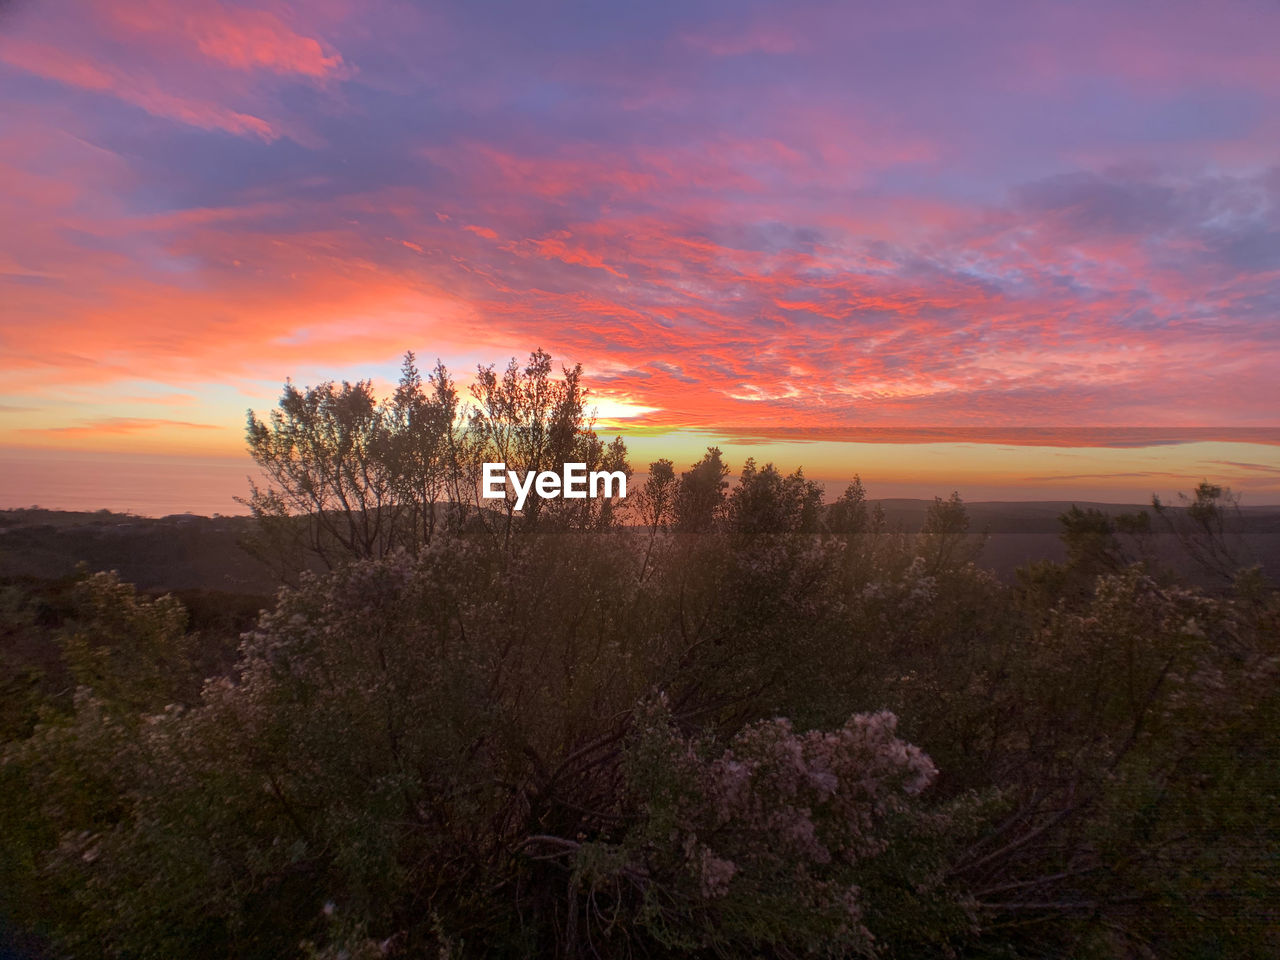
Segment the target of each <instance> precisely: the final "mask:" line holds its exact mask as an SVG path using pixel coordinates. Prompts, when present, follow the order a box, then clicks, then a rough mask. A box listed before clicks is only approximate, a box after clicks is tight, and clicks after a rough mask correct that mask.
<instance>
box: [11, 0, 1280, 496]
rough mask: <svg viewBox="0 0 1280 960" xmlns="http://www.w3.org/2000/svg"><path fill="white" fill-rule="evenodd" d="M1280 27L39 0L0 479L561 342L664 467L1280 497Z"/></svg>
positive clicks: (210, 472) (996, 486) (925, 486)
mask: <svg viewBox="0 0 1280 960" xmlns="http://www.w3.org/2000/svg"><path fill="white" fill-rule="evenodd" d="M1278 49H1280V6H1277V5H1276V4H1275V3H1273V2H1258V3H1221V4H1209V3H1203V2H1199V3H1186V4H1179V3H1170V2H1160V3H1142V2H1134V3H1112V2H1096V3H1070V4H1068V3H1056V4H1046V3H1035V2H1016V3H1015V2H1010V3H980V4H979V3H934V4H927V5H925V4H887V3H874V4H873V3H867V4H858V5H855V4H845V3H800V2H793V3H787V4H752V3H746V2H742V0H734V2H724V3H687V2H682V3H654V2H646V3H631V4H617V3H614V4H610V3H579V4H556V5H551V4H541V3H527V2H525V3H521V2H517V3H489V2H469V3H457V4H448V5H444V4H440V5H435V4H418V3H410V2H407V0H359V2H357V0H310V2H307V3H296V4H288V3H233V2H206V0H184V2H177V0H173V2H159V0H65V2H63V0H10V2H7V3H6V2H3V0H0V372H2V373H3V379H2V380H0V458H6V459H9V460H10V461H11V464H14V465H17V464H19V462H21V464H22V469H21V470H19V469H17V468H16V466H15V467H13V468H12V469H11V470H9V471H6V472H7V473H8V479H5V478H4V477H3V476H0V506H15V505H25V504H26V503H28V502H34V501H35V500H38V499H39V497H38V496H36V495H35V494H39V493H40V491H41V490H45V491H48V490H49V488H48V486H47V482H48V481H47V478H48V476H50V475H52V473H59V472H62V473H65V472H66V471H65V470H61V469H60V468H58V466H57V465H58V464H66V463H68V462H72V461H73V460H74V462H76V463H81V464H83V463H95V464H97V465H98V467H97V468H95V470H101V471H104V474H103V475H104V476H105V474H106V473H109V472H110V471H111V470H112V469H115V470H116V471H117V475H119V471H120V470H126V469H127V470H133V471H134V473H133V474H131V475H142V476H145V474H146V473H147V470H149V469H150V468H148V467H146V466H145V465H146V464H156V463H160V462H162V461H163V460H164V458H165V457H169V458H174V459H173V460H172V463H175V464H177V463H196V462H197V460H193V459H192V458H198V462H199V463H203V464H206V466H205V467H200V468H199V470H198V471H197V472H199V473H201V475H202V476H205V477H206V478H208V477H211V476H215V475H216V476H218V477H224V473H225V476H226V477H232V476H234V477H237V478H243V475H244V473H245V472H246V466H245V465H246V464H247V463H248V461H247V459H245V458H244V454H243V443H244V418H245V410H246V408H250V407H252V408H255V409H257V410H259V411H264V410H265V409H267V408H268V407H270V406H271V405H272V404H273V403H274V401H275V399H276V397H277V396H278V394H279V390H280V385H281V383H282V382H283V381H284V379H285V378H286V377H292V378H293V379H294V380H295V381H297V382H299V383H316V382H318V381H320V380H324V379H343V378H347V379H357V378H362V377H373V378H374V379H375V380H377V381H380V382H383V383H389V382H390V381H391V380H393V379H394V377H395V372H396V369H397V367H398V365H399V358H400V355H401V354H403V352H404V351H405V350H407V349H412V350H414V351H416V352H417V353H418V355H419V357H420V359H422V360H423V362H424V364H425V365H428V366H429V365H431V364H432V363H433V362H434V360H435V359H436V358H437V357H439V358H441V359H443V360H444V362H445V363H446V365H448V366H449V368H450V369H451V370H452V371H453V372H454V373H455V375H456V377H457V379H458V381H459V383H460V384H461V385H463V386H464V389H465V385H466V383H467V382H468V381H469V379H470V375H471V374H472V373H474V370H475V366H476V364H478V363H484V364H488V363H494V362H497V363H500V364H503V363H505V361H506V360H507V359H508V358H509V357H511V356H512V355H519V356H524V355H527V354H528V353H529V351H530V350H531V349H533V348H534V347H538V346H541V347H543V348H545V349H547V350H549V351H550V352H551V353H552V354H553V355H554V356H555V357H556V358H557V360H560V361H563V362H565V363H571V362H581V363H582V364H583V365H584V366H585V368H586V374H587V381H588V384H589V385H590V386H591V387H592V388H593V392H594V398H595V401H596V403H597V406H598V408H599V413H600V417H601V420H602V422H604V423H605V424H606V426H608V427H609V428H610V429H616V430H620V431H621V432H622V433H623V434H624V435H625V436H626V437H627V438H628V442H629V445H630V447H631V449H632V453H633V456H632V459H633V461H634V462H635V463H636V465H637V467H639V468H640V469H643V467H644V465H645V464H646V463H648V461H649V460H651V459H654V458H656V457H659V456H671V457H673V458H675V459H677V460H678V461H683V462H686V463H687V462H689V461H691V460H692V459H695V458H696V456H697V455H698V452H699V451H700V449H701V448H703V447H705V446H707V445H708V444H710V443H718V444H720V445H721V446H723V447H725V448H726V450H727V452H728V453H729V457H728V459H729V461H730V462H731V463H732V464H733V465H734V466H735V467H737V466H739V465H740V464H741V462H742V459H743V458H744V457H745V456H755V457H757V458H758V459H760V460H775V461H777V462H778V463H779V464H780V465H784V466H786V467H788V468H792V467H794V466H796V465H798V464H804V465H805V467H806V472H808V473H809V474H811V475H814V476H817V477H819V478H824V479H830V480H832V481H835V480H838V479H839V478H844V477H848V476H850V475H852V474H853V473H854V472H860V473H861V474H862V476H863V478H864V480H865V481H866V482H867V485H868V488H869V490H870V493H871V495H872V496H926V495H932V494H934V493H942V494H945V493H948V492H950V490H951V489H957V488H958V489H959V490H960V491H961V493H962V494H964V495H966V496H967V497H970V498H977V499H1029V498H1034V499H1068V498H1071V497H1078V498H1080V499H1095V500H1116V501H1133V502H1140V501H1142V500H1145V499H1147V498H1148V497H1149V495H1150V493H1151V492H1152V491H1158V492H1162V493H1165V494H1166V495H1167V493H1168V492H1169V491H1172V490H1178V489H1187V488H1188V487H1189V486H1190V484H1192V483H1194V482H1196V481H1198V480H1199V479H1201V478H1203V477H1208V478H1210V479H1216V480H1218V481H1221V482H1225V483H1228V484H1230V485H1231V486H1232V487H1233V488H1235V489H1236V490H1238V491H1240V492H1242V493H1243V494H1244V495H1245V502H1246V503H1255V504H1256V503H1280V416H1277V410H1280V56H1278V55H1277V50H1278ZM77 456H79V457H81V459H80V460H75V457H77ZM69 458H70V459H69ZM177 458H182V459H181V460H179V459H177ZM40 464H43V465H44V466H43V467H41V466H39V465H40ZM208 464H216V465H217V466H216V468H215V467H210V466H208ZM139 465H142V466H139ZM41 470H44V471H45V472H44V473H41V472H40V471H41ZM95 470H89V471H85V470H84V469H83V468H82V467H81V468H77V470H76V472H77V473H78V474H79V477H78V479H79V482H80V483H81V484H82V485H84V484H91V483H92V482H93V479H94V476H95V475H96V474H95ZM33 471H34V472H33ZM50 471H52V473H50ZM138 471H141V473H139V472H138ZM218 471H224V473H219V472H218ZM152 473H153V474H155V475H157V476H158V475H160V473H163V471H159V472H156V471H152ZM42 476H43V477H45V478H46V479H45V480H44V481H41V480H38V479H32V478H38V477H42ZM165 476H169V474H165ZM174 476H177V475H176V474H175V475H174ZM64 479H65V478H64ZM165 482H166V484H167V485H169V486H172V485H173V484H174V483H178V485H179V486H181V482H182V481H174V480H172V479H169V480H166V481H165ZM217 482H218V483H220V484H223V485H224V486H225V485H227V484H229V486H227V487H226V491H225V492H223V493H218V494H217V495H216V497H214V499H215V500H216V498H217V497H221V498H222V499H221V500H218V501H217V502H222V501H223V500H225V501H226V505H225V507H223V508H222V509H223V511H224V512H233V511H234V510H235V506H234V504H233V503H232V502H231V501H230V497H231V496H232V495H234V494H238V493H243V492H244V490H243V484H241V483H239V482H238V481H237V482H231V481H229V480H226V479H225V478H224V479H220V480H218V481H217ZM218 489H219V490H221V489H222V487H219V488H218ZM33 491H34V493H33ZM832 492H834V491H832ZM77 496H80V499H79V500H77V499H76V496H73V495H72V494H65V495H64V494H57V493H47V494H46V499H45V500H43V501H41V502H44V503H45V505H48V506H59V505H76V506H82V505H83V506H87V505H89V501H92V500H93V491H92V489H91V488H90V487H85V488H84V489H82V490H81V493H80V494H78V495H77ZM209 496H213V495H212V494H210V495H208V496H206V493H200V494H199V495H198V496H197V494H196V493H195V492H194V490H193V493H192V496H191V499H192V501H193V502H196V501H198V502H199V504H200V505H205V504H207V503H212V502H213V500H210V499H209ZM59 497H61V498H62V500H63V501H64V502H54V501H58V499H59ZM135 499H136V497H135ZM73 501H74V502H73ZM98 505H102V506H113V505H116V504H115V503H108V502H100V503H99V504H98ZM133 507H134V508H135V509H139V511H140V512H148V511H147V508H146V504H145V503H143V504H141V505H138V504H136V503H135V504H133ZM207 509H208V512H212V510H213V509H216V506H209V507H208V508H207Z"/></svg>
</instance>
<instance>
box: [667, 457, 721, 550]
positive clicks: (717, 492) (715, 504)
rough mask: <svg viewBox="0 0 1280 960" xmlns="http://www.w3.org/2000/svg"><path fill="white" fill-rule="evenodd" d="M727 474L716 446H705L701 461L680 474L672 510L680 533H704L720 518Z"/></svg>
mask: <svg viewBox="0 0 1280 960" xmlns="http://www.w3.org/2000/svg"><path fill="white" fill-rule="evenodd" d="M728 475H729V467H728V465H727V464H726V463H725V462H724V461H723V460H722V459H721V454H720V448H719V447H707V452H706V454H705V455H704V456H703V458H702V459H701V460H699V461H698V462H697V463H695V464H694V465H693V468H692V469H690V470H686V471H685V472H684V473H682V474H681V475H680V487H679V489H678V491H677V493H676V504H675V510H676V527H677V528H678V529H679V530H680V531H681V532H683V533H704V532H706V531H707V530H710V529H711V528H712V527H713V526H714V525H715V523H716V521H717V520H719V519H720V516H721V514H722V513H723V512H724V502H725V491H726V490H728V489H729V481H728V480H727V479H726V477H728Z"/></svg>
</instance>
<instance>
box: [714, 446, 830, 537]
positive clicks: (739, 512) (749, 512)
mask: <svg viewBox="0 0 1280 960" xmlns="http://www.w3.org/2000/svg"><path fill="white" fill-rule="evenodd" d="M821 508H822V487H821V486H820V485H818V484H817V483H815V482H814V481H812V480H806V479H805V477H804V471H803V470H796V472H795V473H792V474H791V475H790V476H786V477H784V476H783V475H782V474H781V473H779V472H778V470H777V468H776V467H775V466H774V465H773V464H772V463H767V464H765V466H764V468H763V469H757V467H756V461H755V459H754V458H748V460H747V462H746V463H745V464H744V465H743V467H742V475H741V476H740V477H739V478H738V485H737V486H736V487H735V488H734V489H733V492H732V493H731V494H729V499H728V504H727V513H728V519H729V526H730V528H731V529H732V530H733V531H734V532H735V533H740V534H744V535H746V536H756V535H759V534H763V533H813V532H814V531H816V530H817V528H818V514H819V511H820V510H821Z"/></svg>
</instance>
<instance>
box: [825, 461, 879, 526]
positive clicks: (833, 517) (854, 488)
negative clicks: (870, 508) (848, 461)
mask: <svg viewBox="0 0 1280 960" xmlns="http://www.w3.org/2000/svg"><path fill="white" fill-rule="evenodd" d="M868 523H869V517H868V515H867V491H866V490H865V489H864V488H863V486H862V478H861V477H859V476H856V475H855V476H854V478H853V482H852V483H850V484H849V486H847V487H845V491H844V493H842V494H840V498H839V499H838V500H836V502H835V503H833V504H831V506H830V507H828V508H827V527H828V529H829V530H830V531H831V532H832V533H835V534H841V535H843V536H847V537H856V536H858V535H859V534H861V533H863V532H865V531H866V529H867V525H868Z"/></svg>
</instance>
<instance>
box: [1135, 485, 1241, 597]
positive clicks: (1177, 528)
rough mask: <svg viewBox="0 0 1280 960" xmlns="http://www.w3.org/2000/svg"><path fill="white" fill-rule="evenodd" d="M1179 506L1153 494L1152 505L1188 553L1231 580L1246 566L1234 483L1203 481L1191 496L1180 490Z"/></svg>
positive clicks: (1222, 578) (1213, 572) (1216, 575)
mask: <svg viewBox="0 0 1280 960" xmlns="http://www.w3.org/2000/svg"><path fill="white" fill-rule="evenodd" d="M1178 501H1179V506H1178V507H1177V508H1174V507H1169V506H1166V505H1165V504H1164V503H1162V502H1161V501H1160V498H1159V497H1158V496H1152V498H1151V506H1152V507H1154V508H1155V512H1156V516H1157V517H1159V518H1160V519H1161V520H1162V521H1164V524H1165V527H1166V529H1168V530H1169V532H1170V533H1172V534H1173V535H1174V536H1175V537H1177V538H1178V543H1180V544H1181V545H1182V548H1183V549H1184V550H1185V551H1186V552H1187V555H1188V556H1190V557H1191V559H1192V560H1194V561H1195V562H1196V564H1198V565H1199V566H1200V568H1201V569H1202V570H1204V571H1205V572H1206V573H1208V574H1209V575H1210V576H1212V577H1214V578H1216V579H1219V580H1220V581H1225V582H1228V583H1229V582H1231V580H1232V579H1233V578H1234V577H1235V575H1236V573H1237V572H1239V571H1240V570H1241V569H1243V568H1244V566H1245V559H1244V556H1245V549H1244V544H1243V542H1242V539H1241V537H1240V526H1241V522H1240V521H1241V515H1240V498H1239V497H1238V496H1236V495H1235V494H1234V493H1232V492H1231V488H1230V487H1221V486H1218V485H1217V484H1216V483H1209V482H1208V481H1204V482H1202V483H1200V484H1199V485H1198V486H1197V487H1196V488H1195V490H1193V491H1192V492H1191V496H1190V497H1188V496H1187V495H1186V494H1184V493H1180V494H1178Z"/></svg>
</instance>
